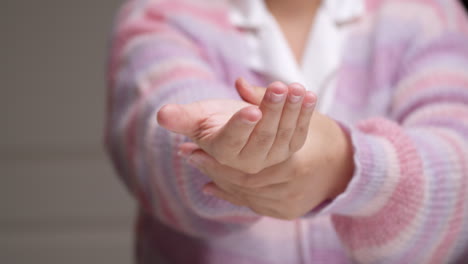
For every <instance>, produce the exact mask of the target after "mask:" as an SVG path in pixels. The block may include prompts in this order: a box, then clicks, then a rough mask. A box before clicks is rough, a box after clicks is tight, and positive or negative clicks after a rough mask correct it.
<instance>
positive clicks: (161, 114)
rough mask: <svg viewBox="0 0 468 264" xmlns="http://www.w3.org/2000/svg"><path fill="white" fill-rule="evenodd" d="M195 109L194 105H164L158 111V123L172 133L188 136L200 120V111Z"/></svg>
mask: <svg viewBox="0 0 468 264" xmlns="http://www.w3.org/2000/svg"><path fill="white" fill-rule="evenodd" d="M196 108H197V105H196V104H187V105H179V104H168V105H165V106H163V107H162V108H161V109H160V110H159V111H158V114H157V118H158V123H159V125H161V126H162V127H164V128H166V129H168V130H170V131H172V132H175V133H178V134H182V135H185V136H190V135H191V134H193V131H195V130H196V129H197V124H198V122H199V121H200V119H201V115H200V114H199V113H200V111H199V109H196Z"/></svg>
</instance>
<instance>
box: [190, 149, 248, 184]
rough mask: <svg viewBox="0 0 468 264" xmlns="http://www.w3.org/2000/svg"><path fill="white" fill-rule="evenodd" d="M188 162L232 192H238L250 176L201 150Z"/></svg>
mask: <svg viewBox="0 0 468 264" xmlns="http://www.w3.org/2000/svg"><path fill="white" fill-rule="evenodd" d="M187 162H188V163H189V164H190V165H192V166H194V167H196V168H197V169H199V170H200V171H201V172H203V173H204V174H206V175H207V176H208V177H209V178H210V179H211V180H213V181H214V182H216V183H217V184H220V185H222V186H223V187H225V189H229V190H230V191H231V192H237V191H236V189H235V187H236V186H241V184H242V183H243V182H244V181H245V178H247V177H249V176H250V175H246V174H244V173H243V172H240V171H238V170H236V169H233V168H231V167H228V166H224V165H222V164H221V163H219V162H218V161H217V160H216V159H214V158H213V157H211V156H210V155H208V154H207V153H206V152H204V151H203V150H201V149H197V150H195V151H194V152H193V153H192V154H191V155H190V157H189V158H188V159H187Z"/></svg>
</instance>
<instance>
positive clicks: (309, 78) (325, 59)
mask: <svg viewBox="0 0 468 264" xmlns="http://www.w3.org/2000/svg"><path fill="white" fill-rule="evenodd" d="M230 3H231V10H230V20H231V22H232V23H233V25H235V26H236V27H239V28H242V29H245V32H246V35H245V37H246V41H247V45H248V47H249V49H250V56H249V61H248V66H249V67H250V68H251V69H252V70H254V71H256V72H260V73H262V74H264V75H265V76H267V77H269V79H270V80H269V81H277V80H278V81H283V82H285V83H291V82H298V83H301V84H303V85H304V86H305V87H306V88H307V89H308V90H310V91H313V92H315V93H316V94H317V95H318V97H319V104H318V109H317V110H319V111H320V112H322V113H326V112H327V111H328V109H329V108H330V107H331V103H332V96H333V88H334V86H335V78H334V77H335V75H336V71H337V69H338V67H339V63H340V59H341V55H342V45H343V42H344V39H345V33H346V31H345V30H344V29H343V27H340V26H339V25H340V24H344V23H346V22H349V21H352V20H353V19H354V18H356V17H358V16H360V15H361V14H362V13H363V12H364V1H363V0H323V2H322V4H321V6H320V7H319V9H318V10H317V13H316V17H315V21H314V24H313V26H312V28H311V31H310V33H309V37H308V40H307V44H306V47H305V50H304V54H303V57H302V59H301V60H302V63H301V65H299V64H298V63H297V62H296V59H295V57H294V54H293V53H292V50H291V49H290V47H289V44H288V42H287V40H286V39H285V37H284V34H283V33H282V31H281V29H280V27H279V25H278V24H277V22H276V20H275V18H274V17H273V16H272V15H271V13H270V12H269V11H268V9H267V7H266V5H265V3H264V0H231V1H230Z"/></svg>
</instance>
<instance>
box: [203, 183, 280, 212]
mask: <svg viewBox="0 0 468 264" xmlns="http://www.w3.org/2000/svg"><path fill="white" fill-rule="evenodd" d="M203 193H205V194H207V195H212V196H215V197H216V198H218V199H221V200H225V201H227V202H230V203H231V204H234V205H237V206H246V207H249V208H250V209H252V211H254V212H255V213H257V214H259V215H263V216H269V217H274V218H281V215H280V214H279V213H277V211H276V210H275V209H274V208H275V206H276V203H277V201H274V200H271V199H262V198H252V199H251V200H250V199H245V198H239V197H238V196H236V195H232V194H230V193H229V192H227V191H225V190H223V189H222V188H220V187H219V186H217V185H216V184H214V183H208V184H206V185H205V186H204V187H203Z"/></svg>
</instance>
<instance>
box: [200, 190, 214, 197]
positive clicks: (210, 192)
mask: <svg viewBox="0 0 468 264" xmlns="http://www.w3.org/2000/svg"><path fill="white" fill-rule="evenodd" d="M202 192H203V194H204V195H208V196H213V192H212V191H211V190H210V189H209V188H203V190H202Z"/></svg>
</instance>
